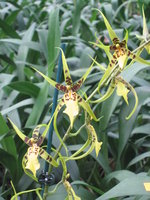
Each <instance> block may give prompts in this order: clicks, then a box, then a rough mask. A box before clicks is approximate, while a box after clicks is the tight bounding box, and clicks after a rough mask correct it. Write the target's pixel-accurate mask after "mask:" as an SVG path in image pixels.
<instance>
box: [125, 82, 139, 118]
mask: <svg viewBox="0 0 150 200" xmlns="http://www.w3.org/2000/svg"><path fill="white" fill-rule="evenodd" d="M128 87H129V88H130V90H131V91H132V92H133V95H134V97H135V104H134V107H133V110H132V111H131V113H130V114H129V115H128V117H126V119H127V120H128V119H130V118H131V117H132V115H133V114H134V112H135V111H136V108H137V106H138V96H137V94H136V91H135V89H134V88H133V87H132V85H130V84H129V83H128Z"/></svg>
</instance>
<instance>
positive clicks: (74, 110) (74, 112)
mask: <svg viewBox="0 0 150 200" xmlns="http://www.w3.org/2000/svg"><path fill="white" fill-rule="evenodd" d="M65 105H66V108H65V110H64V111H63V112H64V113H65V114H67V115H68V117H69V119H70V126H71V128H72V127H73V124H74V120H75V118H76V117H77V116H78V114H79V105H78V102H77V101H74V100H71V99H70V100H65Z"/></svg>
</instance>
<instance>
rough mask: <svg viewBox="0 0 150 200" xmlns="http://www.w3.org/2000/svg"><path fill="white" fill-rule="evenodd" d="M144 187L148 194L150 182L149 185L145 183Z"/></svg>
mask: <svg viewBox="0 0 150 200" xmlns="http://www.w3.org/2000/svg"><path fill="white" fill-rule="evenodd" d="M144 187H145V190H146V191H147V192H150V182H149V183H144Z"/></svg>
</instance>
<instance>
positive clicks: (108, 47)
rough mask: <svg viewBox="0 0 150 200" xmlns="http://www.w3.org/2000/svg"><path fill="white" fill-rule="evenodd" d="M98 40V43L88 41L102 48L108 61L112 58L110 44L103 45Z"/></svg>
mask: <svg viewBox="0 0 150 200" xmlns="http://www.w3.org/2000/svg"><path fill="white" fill-rule="evenodd" d="M98 41H99V44H97V43H94V42H90V43H91V44H93V45H94V46H97V47H99V48H100V49H103V50H104V51H105V53H106V55H107V57H108V59H109V61H110V60H111V59H112V54H111V53H110V46H108V45H104V44H103V43H102V42H101V41H100V40H98Z"/></svg>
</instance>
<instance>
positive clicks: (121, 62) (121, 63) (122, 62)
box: [117, 54, 127, 69]
mask: <svg viewBox="0 0 150 200" xmlns="http://www.w3.org/2000/svg"><path fill="white" fill-rule="evenodd" d="M117 61H118V64H119V67H120V68H121V69H123V68H124V66H125V65H126V61H127V55H126V54H124V55H123V56H120V57H119V58H118V59H117Z"/></svg>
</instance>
